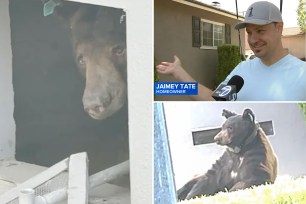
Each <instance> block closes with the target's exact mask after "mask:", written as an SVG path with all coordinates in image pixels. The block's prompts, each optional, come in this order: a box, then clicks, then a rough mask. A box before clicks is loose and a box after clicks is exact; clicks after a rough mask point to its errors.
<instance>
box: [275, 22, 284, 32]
mask: <svg viewBox="0 0 306 204" xmlns="http://www.w3.org/2000/svg"><path fill="white" fill-rule="evenodd" d="M275 26H276V29H277V31H278V32H280V34H282V33H283V28H284V23H283V22H277V23H276V25H275Z"/></svg>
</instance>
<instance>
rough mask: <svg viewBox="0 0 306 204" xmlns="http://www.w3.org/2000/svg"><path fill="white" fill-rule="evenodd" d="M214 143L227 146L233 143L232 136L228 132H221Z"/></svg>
mask: <svg viewBox="0 0 306 204" xmlns="http://www.w3.org/2000/svg"><path fill="white" fill-rule="evenodd" d="M214 141H215V142H216V143H217V144H218V145H227V144H229V143H231V140H230V136H229V133H228V131H227V130H221V131H220V132H219V133H218V134H217V135H216V136H215V137H214Z"/></svg>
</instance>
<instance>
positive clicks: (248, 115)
mask: <svg viewBox="0 0 306 204" xmlns="http://www.w3.org/2000/svg"><path fill="white" fill-rule="evenodd" d="M242 118H243V119H245V120H249V121H251V122H252V123H254V122H255V115H254V113H253V111H252V110H251V109H249V108H247V109H245V110H244V111H243V115H242Z"/></svg>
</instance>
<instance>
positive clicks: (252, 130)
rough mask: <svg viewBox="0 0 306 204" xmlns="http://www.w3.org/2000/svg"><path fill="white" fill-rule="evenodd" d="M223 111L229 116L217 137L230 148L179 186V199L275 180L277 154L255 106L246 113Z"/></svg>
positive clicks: (220, 143) (217, 139)
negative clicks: (195, 175) (213, 162)
mask: <svg viewBox="0 0 306 204" xmlns="http://www.w3.org/2000/svg"><path fill="white" fill-rule="evenodd" d="M222 115H223V116H225V118H226V119H227V120H226V121H225V122H224V124H223V125H222V128H221V131H220V132H219V133H218V134H217V135H216V136H215V137H214V140H215V142H216V143H217V144H219V145H225V146H226V147H227V148H226V151H225V152H224V154H223V155H222V156H221V157H220V158H219V159H218V160H217V161H216V163H215V164H213V166H212V168H211V169H210V170H208V172H207V173H206V174H204V175H201V176H199V177H196V178H194V179H192V180H191V181H189V182H188V183H186V184H185V185H184V186H183V187H182V188H181V189H179V190H178V192H177V193H178V199H179V200H184V199H191V198H194V197H196V196H201V195H214V194H215V193H217V192H220V191H225V190H226V189H227V190H228V191H235V190H238V189H245V188H248V187H251V186H253V185H260V184H265V183H273V182H274V181H275V179H276V176H277V157H276V155H275V153H274V151H273V148H272V146H271V144H270V142H269V141H268V139H267V136H266V134H265V133H264V131H263V130H262V129H261V128H260V127H259V124H258V123H256V122H255V115H254V113H253V112H252V110H250V109H245V110H244V112H243V114H242V115H237V114H235V113H233V112H231V111H228V110H223V114H222Z"/></svg>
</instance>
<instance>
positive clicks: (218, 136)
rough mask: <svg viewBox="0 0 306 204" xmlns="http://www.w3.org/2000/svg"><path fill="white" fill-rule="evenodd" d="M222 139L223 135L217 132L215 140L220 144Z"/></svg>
mask: <svg viewBox="0 0 306 204" xmlns="http://www.w3.org/2000/svg"><path fill="white" fill-rule="evenodd" d="M221 139H222V137H221V136H220V134H217V135H216V136H215V137H214V141H215V142H216V143H217V144H219V143H220V142H221Z"/></svg>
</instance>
